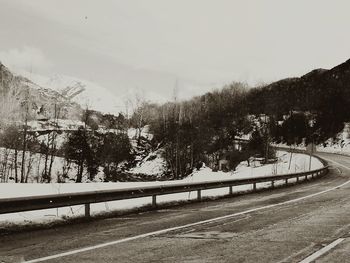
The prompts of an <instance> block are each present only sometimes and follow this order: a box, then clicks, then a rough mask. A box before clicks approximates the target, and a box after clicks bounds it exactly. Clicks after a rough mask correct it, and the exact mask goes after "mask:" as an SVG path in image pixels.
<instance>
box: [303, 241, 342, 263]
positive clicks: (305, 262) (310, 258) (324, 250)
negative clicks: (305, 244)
mask: <svg viewBox="0 0 350 263" xmlns="http://www.w3.org/2000/svg"><path fill="white" fill-rule="evenodd" d="M344 239H345V238H338V239H337V240H335V241H333V242H332V243H330V244H328V245H327V246H325V247H324V248H322V249H320V250H318V251H316V252H315V253H313V254H312V255H310V256H308V257H307V258H305V259H304V260H302V261H300V262H299V263H310V262H313V261H314V260H316V259H318V258H319V257H320V256H322V255H323V254H325V253H327V252H328V251H329V250H331V249H332V248H334V247H336V246H337V245H338V244H340V243H341V242H343V241H344Z"/></svg>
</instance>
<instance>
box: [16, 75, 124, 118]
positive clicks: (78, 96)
mask: <svg viewBox="0 0 350 263" xmlns="http://www.w3.org/2000/svg"><path fill="white" fill-rule="evenodd" d="M20 73H21V74H22V75H23V76H26V77H28V78H30V79H31V80H32V81H33V82H35V83H37V84H38V85H40V86H43V87H49V88H50V89H51V90H53V91H55V92H58V93H59V94H60V95H62V96H63V97H65V98H66V99H67V100H68V101H70V102H75V103H77V104H79V105H80V106H81V107H82V108H83V109H85V108H86V107H88V108H89V109H92V110H95V111H100V112H102V113H111V114H118V113H119V112H120V111H121V110H123V109H124V101H125V100H124V99H123V98H121V96H116V95H114V94H113V93H112V92H111V91H109V90H108V89H106V88H104V87H102V86H100V85H98V84H96V83H94V82H91V81H87V80H83V79H79V78H76V77H71V76H66V75H60V74H54V75H51V76H44V75H39V74H33V73H28V72H25V71H22V72H20Z"/></svg>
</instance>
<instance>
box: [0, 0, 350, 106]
mask: <svg viewBox="0 0 350 263" xmlns="http://www.w3.org/2000/svg"><path fill="white" fill-rule="evenodd" d="M349 10H350V1H348V0H334V1H328V0H327V1H325V0H264V1H262V0H215V1H214V0H147V1H145V0H104V1H97V0H95V1H92V0H32V1H27V0H0V61H1V62H2V63H4V64H5V65H6V66H9V67H10V68H17V69H22V70H27V71H31V72H33V73H35V74H41V75H53V74H63V75H69V76H74V77H78V78H81V79H85V80H88V81H92V82H95V83H98V84H99V85H100V86H102V87H104V88H106V89H108V90H110V91H111V92H113V93H114V94H115V95H117V96H124V95H125V94H126V93H130V91H140V90H141V91H142V92H143V94H144V96H145V97H146V98H147V99H150V100H153V101H159V102H161V101H165V100H169V99H172V98H173V96H174V89H176V90H177V96H178V97H179V98H183V99H186V98H189V97H191V96H194V95H199V94H203V93H205V92H207V91H209V90H211V89H213V88H220V87H222V86H223V85H225V84H228V83H230V82H233V81H241V82H247V83H248V84H250V85H253V86H254V85H257V84H261V83H270V82H272V81H276V80H279V79H281V78H285V77H294V76H300V75H303V74H305V73H307V72H308V71H310V70H312V69H315V68H332V67H333V66H336V65H337V64H340V63H342V62H344V61H346V60H347V59H349V58H350V48H349V47H350V34H349V28H350V16H349V15H348V12H349ZM175 87H176V88H175Z"/></svg>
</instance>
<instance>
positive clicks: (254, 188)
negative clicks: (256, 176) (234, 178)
mask: <svg viewBox="0 0 350 263" xmlns="http://www.w3.org/2000/svg"><path fill="white" fill-rule="evenodd" d="M253 191H256V183H253Z"/></svg>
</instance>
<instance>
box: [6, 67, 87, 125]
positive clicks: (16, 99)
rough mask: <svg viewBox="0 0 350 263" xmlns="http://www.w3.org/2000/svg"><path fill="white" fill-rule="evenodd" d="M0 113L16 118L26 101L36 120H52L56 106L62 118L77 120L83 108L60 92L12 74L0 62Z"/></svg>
mask: <svg viewBox="0 0 350 263" xmlns="http://www.w3.org/2000/svg"><path fill="white" fill-rule="evenodd" d="M0 98H1V108H0V112H1V113H2V115H3V116H4V118H8V117H9V116H10V117H13V118H14V117H15V112H16V111H17V114H18V111H19V110H18V109H19V108H20V107H22V108H23V105H24V104H25V102H26V101H28V102H29V103H30V113H31V115H34V118H50V117H52V116H53V115H54V111H55V105H56V106H58V105H59V108H60V115H61V118H66V119H76V118H77V117H78V115H79V114H80V112H81V107H80V106H79V105H78V104H77V103H75V102H72V101H70V100H69V99H68V98H67V97H66V96H64V95H62V94H60V93H59V92H58V91H55V90H53V89H50V88H49V87H46V86H40V85H38V84H36V83H34V82H33V81H31V80H30V79H28V78H26V77H23V76H20V75H17V74H14V73H12V72H11V71H10V70H9V69H8V68H7V67H6V66H4V65H3V64H2V63H1V62H0Z"/></svg>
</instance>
